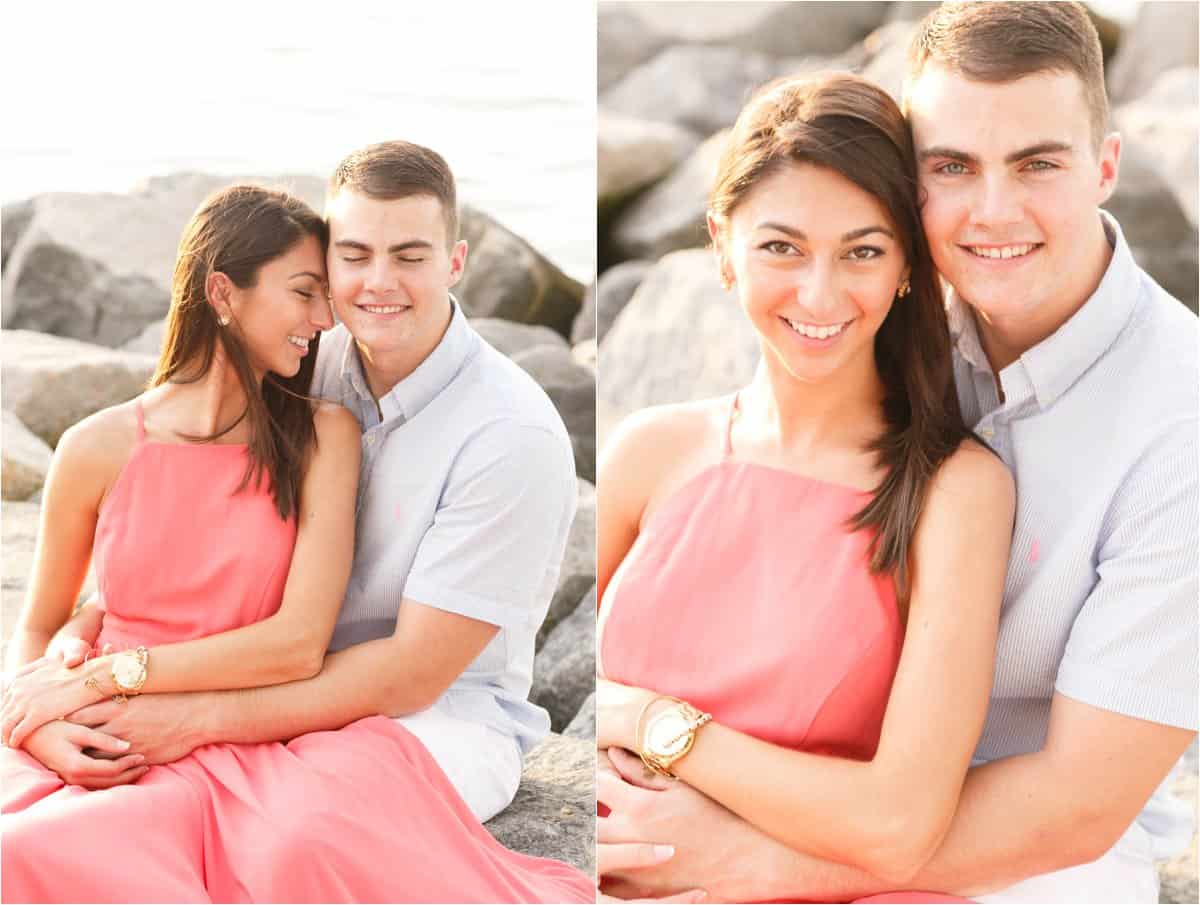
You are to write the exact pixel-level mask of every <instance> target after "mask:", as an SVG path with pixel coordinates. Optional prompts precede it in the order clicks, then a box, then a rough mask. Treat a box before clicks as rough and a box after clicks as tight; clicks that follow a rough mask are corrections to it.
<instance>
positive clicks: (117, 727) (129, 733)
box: [39, 694, 206, 764]
mask: <svg viewBox="0 0 1200 905" xmlns="http://www.w3.org/2000/svg"><path fill="white" fill-rule="evenodd" d="M202 698H203V695H199V694H143V695H138V696H137V697H134V698H130V699H129V700H128V701H126V702H125V703H123V704H118V703H117V702H116V701H111V700H106V701H100V702H99V703H96V704H90V705H88V706H87V707H83V708H81V709H79V710H76V711H75V712H74V713H72V714H70V715H68V716H67V720H69V721H70V722H71V723H74V724H77V725H79V726H88V727H91V728H93V729H98V730H100V731H101V732H105V733H107V734H109V735H115V736H116V737H117V738H122V739H125V740H126V741H127V742H129V750H130V751H131V752H134V753H136V754H140V755H142V756H143V757H144V758H145V761H146V763H148V764H169V763H171V762H172V761H176V760H179V758H181V757H183V756H184V755H186V754H190V753H191V752H192V751H193V750H194V749H196V748H198V747H199V746H200V745H203V744H205V743H206V742H205V740H204V739H203V738H202V737H201V735H200V733H199V731H198V726H199V723H200V720H199V718H198V713H199V710H198V708H199V706H200V703H201V699H202ZM39 759H40V758H39Z"/></svg>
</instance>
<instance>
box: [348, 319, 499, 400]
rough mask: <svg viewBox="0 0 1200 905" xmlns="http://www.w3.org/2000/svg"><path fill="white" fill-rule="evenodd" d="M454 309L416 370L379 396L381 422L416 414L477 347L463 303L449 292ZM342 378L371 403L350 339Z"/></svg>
mask: <svg viewBox="0 0 1200 905" xmlns="http://www.w3.org/2000/svg"><path fill="white" fill-rule="evenodd" d="M450 304H451V307H452V309H453V311H452V313H451V315H450V326H449V327H447V328H446V332H445V334H443V336H442V338H441V340H440V341H439V342H438V344H437V345H436V346H435V347H434V349H433V351H432V352H430V353H429V355H428V356H426V358H425V360H424V361H423V362H421V363H420V364H419V365H417V368H416V370H414V371H413V372H412V373H411V374H409V375H408V376H407V377H405V378H404V379H403V380H401V381H400V382H399V383H397V384H396V385H395V386H394V387H392V388H391V389H390V390H388V392H387V393H386V394H384V395H383V396H382V397H381V398H380V399H379V411H380V413H381V414H382V415H383V420H384V421H389V420H391V419H392V418H395V417H396V416H403V418H404V420H405V421H408V420H409V419H411V418H414V417H416V415H417V414H418V413H419V412H420V411H421V409H423V408H425V406H427V405H428V404H429V403H430V402H432V401H433V399H434V397H435V396H437V394H438V393H440V392H441V391H442V390H444V389H445V388H446V387H447V386H449V385H450V381H452V380H453V379H454V377H455V375H457V374H458V372H459V371H460V370H462V367H463V365H464V364H466V362H467V361H468V360H469V359H470V358H471V357H473V355H474V354H475V351H476V350H477V349H478V347H479V334H477V333H476V332H475V330H474V329H473V328H472V327H471V325H470V323H469V322H468V321H467V316H466V315H465V314H463V310H462V306H461V305H460V304H459V303H458V300H457V299H456V298H455V297H454V296H453V295H451V296H450ZM341 378H342V381H343V382H344V383H349V384H350V386H351V387H352V388H353V389H354V392H355V393H356V394H357V395H358V396H359V398H361V399H362V400H363V401H365V402H371V403H372V404H374V401H375V400H374V396H372V394H371V389H370V387H369V386H368V385H367V378H366V375H365V374H364V373H363V369H362V361H361V360H360V359H359V356H358V345H357V343H355V342H354V340H353V338H351V340H350V342H349V343H347V345H346V351H345V353H344V354H343V355H342V366H341Z"/></svg>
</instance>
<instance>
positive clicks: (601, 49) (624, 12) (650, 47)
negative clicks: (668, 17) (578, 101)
mask: <svg viewBox="0 0 1200 905" xmlns="http://www.w3.org/2000/svg"><path fill="white" fill-rule="evenodd" d="M639 5H640V4H634V3H621V2H606V3H597V4H596V7H597V8H596V50H597V54H596V55H597V73H596V82H597V84H596V87H597V89H598V90H599V91H603V90H604V89H605V88H607V87H609V86H610V85H612V84H614V83H615V82H617V81H619V80H620V79H621V78H622V77H623V76H624V75H625V74H626V73H627V72H629V70H631V69H633V68H634V67H635V66H638V65H640V64H641V63H644V62H646V61H647V60H648V59H650V58H651V57H652V56H654V55H655V54H656V53H658V52H659V51H660V50H662V49H663V47H665V46H666V43H667V39H666V38H664V37H663V36H662V35H660V34H658V33H657V32H655V30H654V28H653V27H651V26H650V25H649V24H648V23H647V22H646V20H645V19H643V18H642V17H641V16H639V15H638V14H637V6H639Z"/></svg>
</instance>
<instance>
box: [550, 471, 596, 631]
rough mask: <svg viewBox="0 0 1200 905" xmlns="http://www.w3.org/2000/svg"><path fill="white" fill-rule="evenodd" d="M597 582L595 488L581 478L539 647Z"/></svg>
mask: <svg viewBox="0 0 1200 905" xmlns="http://www.w3.org/2000/svg"><path fill="white" fill-rule="evenodd" d="M595 584H596V488H595V487H593V486H592V485H591V484H590V483H588V482H587V481H584V480H580V481H579V499H578V502H577V504H576V509H575V520H574V521H573V522H571V533H570V535H568V537H567V550H566V552H565V553H564V554H563V561H562V567H561V569H560V570H559V573H558V588H557V589H556V590H555V591H554V597H553V599H552V600H551V601H550V609H549V610H548V611H547V613H546V618H545V619H544V620H543V621H542V626H541V628H540V629H538V634H537V643H536V647H537V649H538V650H541V649H542V646H543V644H544V642H545V641H546V639H547V638H548V637H549V635H550V633H551V632H552V631H553V630H554V629H555V627H556V626H557V625H558V624H559V623H560V622H562V621H563V619H565V618H567V616H569V615H570V614H571V613H572V612H574V611H575V609H576V608H577V607H578V606H579V601H580V600H582V599H583V595H584V594H586V593H587V592H588V588H591V587H594V586H595Z"/></svg>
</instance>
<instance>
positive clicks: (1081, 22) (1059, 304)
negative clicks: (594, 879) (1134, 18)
mask: <svg viewBox="0 0 1200 905" xmlns="http://www.w3.org/2000/svg"><path fill="white" fill-rule="evenodd" d="M906 106H907V114H908V120H907V123H906V122H905V120H904V118H903V116H902V114H901V111H900V110H899V109H898V108H897V107H896V105H895V104H894V103H893V102H892V101H891V99H890V98H889V97H888V96H887V95H886V94H885V93H884V92H883V91H882V90H881V89H879V88H877V87H876V86H874V85H872V84H871V83H869V82H867V81H865V80H863V79H860V78H856V77H853V76H847V75H830V76H824V77H818V78H815V79H812V80H790V81H784V82H782V83H776V84H773V85H770V86H767V87H766V88H765V89H763V90H762V91H761V92H760V93H759V94H757V95H756V96H755V97H754V98H753V99H752V100H751V101H750V102H749V104H748V106H747V107H746V109H744V110H743V111H742V114H741V116H740V117H739V119H738V122H737V124H736V125H735V126H734V129H733V132H732V134H731V137H730V140H729V145H728V148H727V150H726V153H725V155H724V157H723V159H722V162H721V165H720V167H719V170H718V174H717V180H716V185H715V188H714V191H713V193H712V197H711V203H710V213H709V221H708V226H709V232H710V235H711V237H712V242H713V246H714V249H715V251H716V255H717V259H718V264H719V267H720V273H721V277H722V280H723V282H724V283H725V284H726V285H727V286H729V287H732V288H734V289H735V290H736V293H737V297H738V300H739V302H740V304H741V306H742V307H743V309H744V310H745V313H746V316H747V317H748V318H749V319H750V321H751V323H752V324H753V326H754V328H755V330H756V331H757V333H758V335H759V340H760V345H761V348H762V359H761V362H760V364H759V367H758V369H757V372H756V374H755V376H754V378H753V380H752V382H751V383H750V384H749V386H747V387H745V388H744V389H742V390H741V391H739V392H738V393H737V394H735V395H734V396H733V397H732V398H725V399H717V400H710V401H704V402H698V403H689V404H683V405H675V406H666V407H662V408H656V409H651V410H648V411H645V412H643V413H640V414H638V415H637V416H635V417H633V418H631V419H629V421H628V422H627V423H626V424H625V425H624V426H623V427H622V429H621V430H620V432H619V433H618V435H617V436H616V437H614V439H613V441H612V443H611V445H610V446H609V448H608V449H607V451H606V454H605V456H604V457H603V460H602V463H601V469H600V479H599V488H598V489H599V499H600V512H601V515H602V517H601V520H600V527H599V559H598V576H599V591H600V594H601V606H600V631H601V634H600V641H599V651H598V653H599V663H600V669H601V671H602V678H601V680H600V684H599V688H598V692H599V694H598V705H599V710H598V738H597V744H598V745H599V746H600V747H601V748H602V749H607V752H606V753H605V752H602V754H601V758H600V772H599V775H598V778H597V780H598V785H597V792H598V797H599V800H600V802H601V804H602V805H603V806H604V808H603V810H602V816H601V819H600V827H599V837H598V838H599V849H598V861H599V869H600V873H601V874H602V875H603V876H602V880H601V888H602V889H603V891H604V893H605V894H606V895H608V896H613V897H618V898H634V897H647V898H657V899H660V900H664V901H692V902H695V901H701V900H702V899H705V898H707V900H709V901H768V900H770V901H797V900H804V901H852V900H879V901H934V900H937V901H970V899H964V898H962V897H963V896H970V897H972V898H973V899H974V900H977V901H996V902H1061V901H1072V902H1100V901H1112V902H1156V901H1157V900H1158V881H1157V874H1156V871H1155V865H1154V859H1155V858H1156V857H1163V856H1165V855H1167V854H1170V853H1172V851H1173V850H1174V851H1178V850H1181V849H1182V847H1183V846H1184V845H1186V844H1187V842H1188V841H1189V840H1190V839H1191V835H1192V831H1193V826H1192V816H1191V815H1190V814H1188V813H1187V809H1186V808H1182V807H1175V808H1173V807H1172V804H1171V802H1170V799H1169V797H1168V793H1167V791H1166V789H1165V787H1164V780H1165V779H1166V778H1167V777H1168V774H1169V773H1170V772H1171V770H1172V767H1173V765H1175V764H1176V763H1177V761H1178V760H1179V759H1180V756H1181V755H1182V754H1183V753H1184V751H1185V749H1186V748H1187V746H1188V744H1189V743H1190V742H1191V741H1192V740H1193V738H1194V737H1195V731H1196V718H1197V665H1196V650H1197V628H1196V626H1197V612H1196V610H1197V608H1196V600H1197V574H1196V572H1197V563H1196V557H1197V546H1198V545H1197V480H1198V475H1197V448H1196V444H1197V382H1198V375H1197V364H1196V349H1197V330H1196V321H1195V318H1194V316H1193V315H1191V314H1190V313H1189V312H1188V311H1187V310H1186V309H1185V308H1183V306H1181V305H1180V304H1179V303H1178V302H1177V301H1175V300H1174V299H1172V298H1170V297H1169V296H1168V295H1167V294H1166V293H1165V292H1164V291H1163V290H1162V289H1160V288H1159V287H1158V286H1157V285H1156V284H1155V283H1154V282H1153V281H1152V280H1151V279H1150V278H1149V277H1148V276H1147V275H1146V274H1145V273H1144V272H1142V271H1141V270H1140V269H1139V268H1138V267H1137V265H1136V263H1135V262H1134V261H1133V259H1132V257H1131V255H1130V251H1129V247H1128V245H1127V244H1126V242H1125V240H1124V238H1123V237H1122V235H1121V231H1120V228H1119V227H1118V225H1117V224H1116V222H1115V221H1113V219H1112V218H1111V217H1109V216H1107V215H1106V214H1102V213H1101V212H1099V211H1098V206H1099V205H1100V204H1102V203H1103V202H1104V201H1105V200H1106V199H1107V198H1108V197H1109V196H1110V194H1111V193H1112V191H1113V189H1114V187H1115V185H1116V181H1117V169H1118V160H1119V152H1120V138H1119V136H1117V135H1115V134H1109V133H1108V130H1107V101H1106V98H1105V93H1104V74H1103V70H1102V66H1101V54H1100V45H1099V41H1098V39H1097V36H1096V32H1095V30H1094V28H1093V26H1092V25H1091V23H1090V21H1089V19H1088V17H1087V13H1086V11H1085V10H1084V9H1083V8H1082V6H1080V5H1079V4H1074V3H1069V4H1068V3H964V4H957V3H956V4H945V5H943V6H942V7H940V8H938V9H937V10H935V11H934V12H932V13H931V14H930V15H929V17H928V18H927V19H926V20H925V21H924V22H923V23H922V26H921V27H920V28H919V29H918V34H917V37H916V40H915V42H914V45H913V47H912V50H911V54H910V71H909V79H908V81H907V83H906ZM939 274H940V276H941V278H943V279H944V280H945V281H946V282H948V283H949V285H950V288H951V293H950V297H949V300H948V304H946V305H943V296H942V294H941V291H940V288H939V286H938V282H937V280H938V275H939ZM988 447H990V449H989V448H988ZM668 696H669V697H668ZM606 755H607V756H606ZM637 755H640V756H641V760H640V761H639V759H638V756H637ZM659 774H666V775H667V776H674V777H677V780H675V781H672V780H670V779H668V778H665V777H664V776H662V775H659ZM1156 789H1157V792H1156ZM897 890H927V891H934V890H936V891H938V893H940V894H942V895H941V897H939V895H938V894H937V893H933V892H910V893H897V892H896V891H897Z"/></svg>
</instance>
